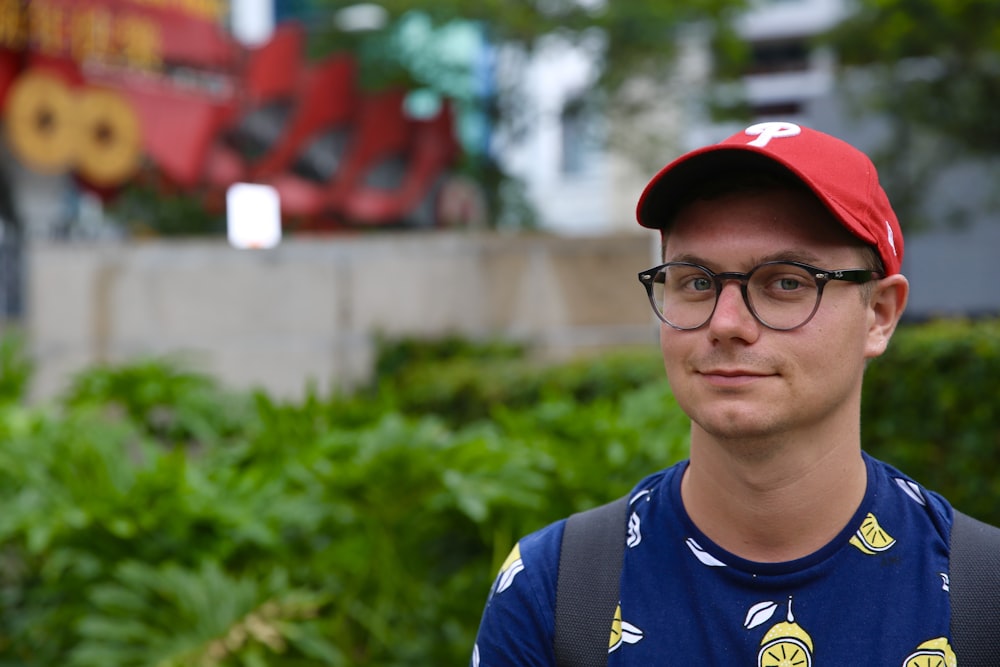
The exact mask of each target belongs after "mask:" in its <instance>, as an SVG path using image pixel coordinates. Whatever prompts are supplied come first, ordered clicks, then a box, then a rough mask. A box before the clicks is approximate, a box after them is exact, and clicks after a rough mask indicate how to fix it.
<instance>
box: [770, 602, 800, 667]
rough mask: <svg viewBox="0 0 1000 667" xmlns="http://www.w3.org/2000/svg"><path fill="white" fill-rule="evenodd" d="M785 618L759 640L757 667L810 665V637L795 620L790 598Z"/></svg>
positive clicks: (798, 666)
mask: <svg viewBox="0 0 1000 667" xmlns="http://www.w3.org/2000/svg"><path fill="white" fill-rule="evenodd" d="M787 619H788V620H786V621H781V622H780V623H776V624H775V625H774V626H773V627H772V628H771V629H770V630H768V631H767V634H766V635H764V638H763V639H762V640H760V644H761V646H760V652H759V653H758V654H757V667H812V654H813V642H812V637H810V636H809V633H808V632H806V631H805V630H803V629H802V626H800V625H799V624H798V623H796V622H795V617H794V616H792V599H791V598H789V599H788V616H787Z"/></svg>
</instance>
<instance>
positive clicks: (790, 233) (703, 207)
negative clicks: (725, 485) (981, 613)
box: [660, 189, 885, 441]
mask: <svg viewBox="0 0 1000 667" xmlns="http://www.w3.org/2000/svg"><path fill="white" fill-rule="evenodd" d="M664 250H665V259H664V261H667V262H670V261H688V262H693V263H696V264H701V265H703V266H706V267H707V268H709V269H711V270H712V271H714V272H716V273H719V272H723V271H740V272H747V271H749V270H750V269H752V268H754V267H755V266H757V265H758V264H760V263H762V262H766V261H771V260H792V261H800V262H804V263H807V264H811V265H814V266H818V267H820V268H824V269H851V268H865V267H863V265H862V259H861V257H862V253H861V247H860V243H859V242H858V241H856V240H855V239H854V237H852V236H851V235H850V234H849V233H848V232H847V231H846V230H844V229H843V228H842V227H841V226H840V225H839V224H837V222H836V221H835V220H833V219H832V218H831V216H830V214H829V213H828V212H827V211H826V210H825V209H824V208H823V207H822V206H821V205H820V204H819V202H817V201H816V200H815V199H813V198H812V197H811V196H809V195H808V194H807V193H803V192H799V191H796V190H787V189H768V190H766V191H739V192H734V193H731V194H727V195H724V196H722V197H719V198H715V199H711V200H699V201H696V202H694V203H692V204H690V205H689V206H687V207H686V208H684V209H683V210H682V211H681V212H680V213H679V214H678V216H677V217H676V218H675V220H674V223H673V224H672V226H671V228H670V231H669V235H668V237H667V239H666V245H665V249H664ZM860 290H861V288H860V287H859V286H857V285H855V284H851V283H846V282H838V281H833V282H830V283H828V284H827V286H826V288H825V290H824V292H823V297H822V301H821V303H820V306H819V310H818V311H817V312H816V314H815V316H814V317H813V319H812V320H811V321H809V322H808V323H807V324H806V325H804V326H803V327H801V328H799V329H795V330H792V331H774V330H771V329H768V328H767V327H765V326H764V325H762V324H760V323H759V322H758V321H757V320H755V319H754V317H753V315H751V314H750V312H749V310H748V309H747V306H746V304H745V303H744V301H743V297H742V295H741V293H740V287H739V283H738V282H736V281H730V282H727V283H726V284H725V286H724V288H723V290H722V294H721V296H720V297H719V302H718V306H717V307H716V310H715V313H714V315H713V316H712V319H711V321H710V322H709V323H708V324H706V325H705V326H704V327H702V328H700V329H697V330H694V331H677V330H674V329H672V328H671V327H669V326H668V325H665V324H664V325H663V326H662V328H661V332H660V343H661V347H662V350H663V359H664V365H665V367H666V370H667V376H668V378H669V380H670V385H671V387H672V389H673V392H674V395H675V396H676V398H677V401H678V403H679V404H680V405H681V407H682V408H683V409H684V411H685V412H686V413H687V414H688V415H689V416H690V417H691V419H692V421H693V422H694V423H695V428H696V429H697V428H701V429H703V430H704V431H705V432H707V433H709V434H710V435H713V436H715V437H717V438H721V439H737V440H740V441H750V440H753V439H756V438H772V437H779V438H783V437H790V438H796V437H808V434H809V433H814V432H816V431H815V429H825V428H827V427H832V426H835V425H836V426H837V427H838V428H840V427H841V425H843V424H845V422H844V421H843V420H853V422H854V423H857V421H858V419H859V415H858V411H859V410H860V395H861V380H862V374H863V371H864V364H865V360H866V358H869V357H873V356H877V355H878V354H880V353H881V351H882V349H883V348H884V344H885V337H884V335H881V334H879V333H877V332H874V331H873V326H872V325H873V322H874V321H875V320H876V317H875V315H874V314H873V311H872V309H871V307H869V305H868V303H866V302H865V301H864V300H863V299H862V297H861V294H860V292H859V291H860ZM846 423H849V422H846Z"/></svg>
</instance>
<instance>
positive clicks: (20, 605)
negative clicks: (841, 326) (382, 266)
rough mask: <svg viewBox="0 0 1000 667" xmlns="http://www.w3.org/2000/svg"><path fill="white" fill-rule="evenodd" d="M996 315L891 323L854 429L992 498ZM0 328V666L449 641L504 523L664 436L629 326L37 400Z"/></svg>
mask: <svg viewBox="0 0 1000 667" xmlns="http://www.w3.org/2000/svg"><path fill="white" fill-rule="evenodd" d="M998 333H1000V330H998V326H997V324H996V323H992V322H987V323H977V324H935V325H928V326H909V327H905V328H903V329H902V330H900V332H899V333H898V335H897V338H896V339H895V340H894V341H893V344H892V348H891V349H890V352H889V353H888V354H887V355H886V356H885V357H883V358H882V359H879V360H877V361H876V362H874V363H873V364H872V365H871V366H870V367H869V369H868V390H867V391H866V394H865V404H864V419H863V428H864V434H865V441H866V444H867V446H868V448H869V449H870V450H871V451H873V453H875V454H876V455H879V456H881V457H883V458H885V459H887V460H889V461H890V462H893V463H896V464H898V465H899V466H900V467H901V468H903V469H904V470H906V471H907V472H909V473H910V474H912V475H914V476H915V477H916V478H917V479H919V480H920V481H923V482H925V483H927V484H928V485H929V486H931V487H932V488H935V489H937V490H940V491H942V492H943V493H945V494H946V495H947V496H948V497H949V498H952V499H953V500H955V502H956V504H957V505H959V506H960V507H962V508H963V509H966V510H967V511H970V512H972V513H974V514H977V515H978V516H982V517H983V518H987V519H990V520H993V521H997V520H1000V517H998V516H996V515H997V510H996V509H994V507H993V506H994V505H995V503H993V502H990V499H991V498H996V497H997V489H996V488H995V487H996V485H997V483H996V481H995V480H997V479H998V477H1000V476H998V475H997V474H996V471H995V470H994V468H995V467H996V465H997V463H995V461H996V457H994V456H993V451H994V450H995V448H996V446H997V445H998V444H1000V442H998V436H997V425H996V419H995V417H994V410H993V407H992V406H993V405H995V404H996V399H995V397H994V394H993V391H994V389H995V385H996V378H998V377H1000V374H998V372H997V371H998V370H1000V369H998V366H1000V349H998V347H1000V345H998V341H1000V336H998V335H997V334H998ZM16 350H17V348H16V346H11V347H3V346H0V506H2V507H3V508H4V511H3V512H0V560H2V567H0V667H3V666H5V665H28V666H35V665H38V666H43V665H44V666H50V665H52V666H55V665H59V666H60V667H62V666H69V667H90V666H94V667H96V666H97V665H100V666H101V667H118V666H121V667H131V666H133V665H134V666H139V665H143V666H146V665H159V666H162V667H172V666H177V667H180V666H192V667H195V666H197V667H201V666H203V665H205V666H208V665H225V666H229V665H234V666H235V665H246V666H248V667H250V666H254V667H256V666H258V665H271V666H279V667H284V666H288V667H291V666H298V665H359V666H360V665H380V666H381V665H386V666H389V665H393V666H395V665H429V664H465V663H466V662H467V660H468V653H469V649H470V647H471V643H472V639H473V636H474V633H475V629H476V625H477V623H478V619H479V615H480V612H481V610H482V605H483V602H484V601H485V596H486V592H487V590H488V587H489V585H490V582H491V581H492V578H493V576H494V573H495V572H496V570H497V568H498V566H499V564H500V562H502V560H503V558H504V557H505V556H506V554H507V551H508V550H509V549H510V547H511V545H512V544H513V541H514V540H515V539H516V538H517V536H519V535H521V534H523V533H525V532H528V531H530V530H533V529H535V528H538V527H540V526H542V525H544V524H546V523H548V522H550V521H552V520H554V519H556V518H559V517H562V516H565V515H566V514H568V513H570V512H572V511H575V510H577V509H581V508H584V507H588V506H592V505H594V504H597V503H599V502H602V501H604V500H608V499H610V498H613V497H615V496H617V495H619V494H621V493H624V492H625V491H626V490H628V489H629V488H630V487H631V486H632V485H633V484H634V483H635V482H636V481H637V480H638V479H640V478H641V477H643V476H644V475H646V474H648V473H650V472H652V471H655V470H657V469H659V468H661V467H663V466H665V465H668V464H670V463H671V462H673V461H675V460H677V459H679V458H681V457H683V456H684V455H685V454H686V447H687V435H688V434H687V431H688V422H687V419H686V417H685V416H684V415H683V414H682V413H681V412H680V410H679V409H678V408H677V406H676V403H675V402H674V400H673V398H672V397H671V395H670V392H669V390H668V388H667V385H666V382H665V381H664V380H663V377H662V376H663V370H662V365H661V363H660V361H659V357H658V352H657V350H656V349H655V346H651V347H650V349H648V350H644V351H641V352H633V353H620V354H613V355H602V356H600V357H595V358H593V359H587V360H580V361H576V362H573V363H566V364H557V365H549V366H539V365H538V364H536V363H533V362H532V361H531V360H529V359H528V358H526V357H525V356H524V354H523V350H519V349H517V348H516V347H512V346H509V345H505V344H490V345H478V344H472V343H469V342H468V341H459V340H446V341H437V342H433V343H425V344H418V343H416V342H414V341H403V342H400V343H390V342H386V343H385V344H384V346H383V349H382V353H381V355H380V359H381V361H380V363H379V371H380V373H379V376H378V378H377V379H376V381H375V382H373V383H372V386H370V387H367V388H365V389H363V390H361V391H359V392H357V393H355V394H353V395H350V396H332V397H321V396H317V395H310V396H307V397H306V398H305V399H303V400H301V401H295V402H281V401H276V400H274V399H273V398H272V397H269V396H267V395H265V394H263V393H255V394H243V393H233V392H228V391H225V390H224V389H223V388H221V387H220V386H219V385H218V384H217V383H216V382H215V381H214V380H213V379H212V378H210V377H207V376H203V375H200V374H197V373H193V372H190V371H188V370H185V369H184V368H183V367H181V366H178V365H175V364H172V363H171V362H169V361H148V362H137V363H135V364H132V365H129V366H124V367H114V368H93V369H90V370H88V371H87V372H85V373H83V374H81V375H80V376H78V377H77V378H76V380H75V383H74V385H73V387H72V389H71V390H70V391H69V392H67V394H66V395H65V396H63V397H61V399H60V400H59V401H58V402H57V403H55V404H53V405H48V406H28V405H26V404H24V403H23V402H22V401H21V400H20V396H22V395H23V391H24V387H25V386H26V382H27V379H28V378H29V377H30V364H27V363H25V362H24V361H23V359H21V358H19V357H18V355H17V353H16Z"/></svg>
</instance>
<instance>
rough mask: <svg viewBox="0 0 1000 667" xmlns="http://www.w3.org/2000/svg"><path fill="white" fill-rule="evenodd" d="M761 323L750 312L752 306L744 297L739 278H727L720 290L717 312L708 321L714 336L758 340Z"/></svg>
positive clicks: (716, 306)
mask: <svg viewBox="0 0 1000 667" xmlns="http://www.w3.org/2000/svg"><path fill="white" fill-rule="evenodd" d="M760 326H761V325H760V324H759V323H758V322H757V318H755V317H754V316H753V313H752V312H750V306H749V304H747V302H746V301H745V300H744V298H743V292H742V291H741V289H740V283H739V281H738V280H725V281H724V282H723V283H722V289H721V290H720V292H719V300H718V302H717V303H716V305H715V312H714V313H712V319H711V320H709V322H708V329H709V332H710V333H711V334H712V336H713V337H714V338H718V339H725V338H740V339H743V340H745V341H747V342H752V341H753V340H756V338H757V335H758V334H759V333H760Z"/></svg>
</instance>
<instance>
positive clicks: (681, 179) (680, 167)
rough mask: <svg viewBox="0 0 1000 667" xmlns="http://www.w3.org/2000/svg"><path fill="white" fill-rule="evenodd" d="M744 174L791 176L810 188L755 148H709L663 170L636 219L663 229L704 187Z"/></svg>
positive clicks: (644, 197)
mask: <svg viewBox="0 0 1000 667" xmlns="http://www.w3.org/2000/svg"><path fill="white" fill-rule="evenodd" d="M745 172H757V173H766V174H774V175H778V176H784V177H790V178H792V179H794V180H796V181H799V182H800V183H803V185H805V186H806V187H809V183H808V182H805V181H803V179H802V177H801V176H800V175H798V174H796V173H795V172H794V171H792V170H791V169H789V168H788V167H786V166H785V165H783V164H782V163H781V162H779V161H777V160H775V159H774V157H773V156H771V155H767V154H764V153H760V152H757V151H755V150H754V149H752V148H740V147H731V146H725V147H723V146H708V147H706V148H704V149H702V150H700V151H694V152H693V153H689V154H688V155H686V156H684V157H682V158H680V159H678V160H676V161H674V162H672V163H671V164H669V165H667V166H666V167H664V168H663V169H662V170H661V171H660V173H659V174H657V175H656V176H655V177H654V178H653V180H651V181H650V183H649V185H647V186H646V190H645V191H644V192H643V193H642V196H641V197H640V199H639V204H638V207H637V210H636V218H637V219H638V221H639V224H640V225H642V226H643V227H648V228H650V229H664V228H665V227H667V226H668V225H669V224H670V222H671V220H673V217H674V214H675V213H676V212H677V210H678V209H679V208H680V207H681V206H682V205H684V204H685V203H687V202H688V201H690V198H691V193H692V192H693V191H694V190H695V189H696V188H697V187H699V186H700V185H701V184H703V183H707V182H711V181H715V180H719V179H721V178H724V177H725V176H727V175H730V174H735V173H745ZM810 189H811V188H810Z"/></svg>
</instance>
